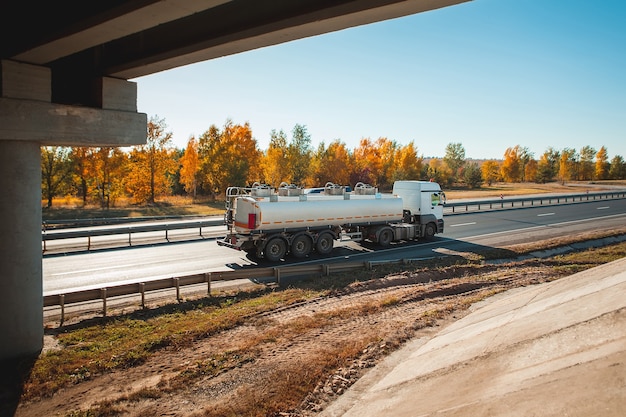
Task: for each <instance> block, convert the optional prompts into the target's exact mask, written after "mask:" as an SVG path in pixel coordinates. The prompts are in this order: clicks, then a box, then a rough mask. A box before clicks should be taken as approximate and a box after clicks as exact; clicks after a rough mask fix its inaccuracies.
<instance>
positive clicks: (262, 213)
mask: <svg viewBox="0 0 626 417" xmlns="http://www.w3.org/2000/svg"><path fill="white" fill-rule="evenodd" d="M225 223H226V225H227V227H228V234H227V235H226V237H225V238H224V239H222V240H218V244H219V245H221V246H226V247H230V248H233V249H237V250H243V251H245V252H247V253H249V254H251V255H253V256H256V257H258V258H265V259H267V260H269V261H272V262H276V261H279V260H280V259H282V258H284V257H285V255H287V254H290V255H292V256H294V257H296V258H304V257H306V256H308V255H310V254H311V253H312V252H313V251H315V252H317V253H318V254H321V255H328V254H329V253H330V252H331V251H332V249H333V245H334V241H335V240H342V241H345V240H353V241H357V242H358V241H362V240H368V241H371V242H375V243H378V244H379V245H381V246H388V245H389V244H391V242H394V241H400V240H411V239H416V238H420V237H432V236H434V235H435V234H436V233H441V232H443V193H442V192H441V188H440V187H439V184H436V183H431V182H425V181H397V182H396V183H395V184H394V192H393V193H392V194H382V193H379V192H378V190H377V189H376V188H374V187H371V186H369V185H366V184H362V183H359V184H357V185H356V186H355V188H354V190H353V191H347V189H346V187H341V186H337V185H335V184H332V183H328V184H326V187H325V189H324V192H323V193H319V194H304V193H303V192H302V190H301V189H298V188H296V187H293V186H287V185H285V184H281V187H279V189H278V191H276V190H274V189H272V188H271V187H268V186H266V185H261V184H255V185H254V186H253V187H250V188H244V187H230V188H228V190H227V192H226V213H225Z"/></svg>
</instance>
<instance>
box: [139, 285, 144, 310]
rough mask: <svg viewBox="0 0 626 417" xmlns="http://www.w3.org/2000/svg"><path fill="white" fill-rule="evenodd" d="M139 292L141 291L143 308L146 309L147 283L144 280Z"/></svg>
mask: <svg viewBox="0 0 626 417" xmlns="http://www.w3.org/2000/svg"><path fill="white" fill-rule="evenodd" d="M139 292H140V293H141V308H142V309H144V310H145V309H146V284H145V283H144V282H140V283H139Z"/></svg>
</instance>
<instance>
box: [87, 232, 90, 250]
mask: <svg viewBox="0 0 626 417" xmlns="http://www.w3.org/2000/svg"><path fill="white" fill-rule="evenodd" d="M87 250H91V235H87Z"/></svg>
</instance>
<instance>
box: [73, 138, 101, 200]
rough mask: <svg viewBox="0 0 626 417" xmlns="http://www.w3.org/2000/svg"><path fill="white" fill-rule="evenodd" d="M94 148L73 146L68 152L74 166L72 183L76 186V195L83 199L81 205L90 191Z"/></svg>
mask: <svg viewBox="0 0 626 417" xmlns="http://www.w3.org/2000/svg"><path fill="white" fill-rule="evenodd" d="M95 149H96V148H90V147H84V146H80V147H74V148H72V150H71V152H70V158H71V159H72V166H73V168H74V172H73V175H74V183H75V184H76V187H77V188H78V195H79V196H80V197H82V199H83V206H85V205H86V204H87V198H88V197H89V193H90V185H91V181H90V180H91V177H92V172H93V159H94V158H93V154H94V152H95Z"/></svg>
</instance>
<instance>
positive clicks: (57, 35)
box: [0, 0, 467, 402]
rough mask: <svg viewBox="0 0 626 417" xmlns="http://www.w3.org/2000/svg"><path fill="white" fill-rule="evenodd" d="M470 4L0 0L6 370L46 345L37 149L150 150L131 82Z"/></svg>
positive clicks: (429, 0) (0, 347) (0, 246)
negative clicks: (10, 363)
mask: <svg viewBox="0 0 626 417" xmlns="http://www.w3.org/2000/svg"><path fill="white" fill-rule="evenodd" d="M464 1H467V0H439V1H437V0H404V1H402V0H359V1H355V0H350V1H348V0H336V1H329V0H323V1H320V0H300V1H293V0H276V1H271V2H260V1H258V0H160V1H159V0H131V1H125V0H113V1H106V2H94V1H70V2H64V3H59V2H33V1H19V2H18V1H11V2H4V3H3V4H2V5H1V6H0V22H1V23H2V24H0V189H2V199H0V234H1V236H2V241H1V243H0V294H2V296H3V301H2V302H1V303H0V317H2V319H1V320H0V334H2V343H1V344H0V362H3V363H7V361H13V360H14V359H15V358H20V357H25V356H29V355H36V354H38V353H39V352H40V350H41V348H42V344H43V342H42V341H43V318H42V316H43V314H42V302H43V301H42V300H43V295H42V281H41V280H42V277H41V259H42V258H41V166H40V148H39V147H40V146H42V145H44V146H45V145H64V146H129V145H136V144H142V143H144V142H145V140H146V122H147V120H146V119H147V118H146V115H145V114H142V113H138V111H137V105H136V103H137V88H136V84H135V83H133V82H129V81H128V79H131V78H136V77H139V76H143V75H148V74H152V73H155V72H159V71H163V70H166V69H171V68H176V67H179V66H182V65H188V64H192V63H195V62H199V61H204V60H208V59H212V58H216V57H221V56H225V55H230V54H235V53H240V52H244V51H248V50H252V49H256V48H260V47H264V46H268V45H274V44H279V43H283V42H287V41H291V40H295V39H300V38H304V37H309V36H315V35H318V34H322V33H327V32H331V31H336V30H341V29H345V28H349V27H353V26H357V25H363V24H367V23H372V22H376V21H381V20H385V19H391V18H396V17H400V16H405V15H409V14H414V13H419V12H424V11H428V10H433V9H437V8H440V7H445V6H449V5H453V4H458V3H462V2H464ZM0 402H1V401H0Z"/></svg>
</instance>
